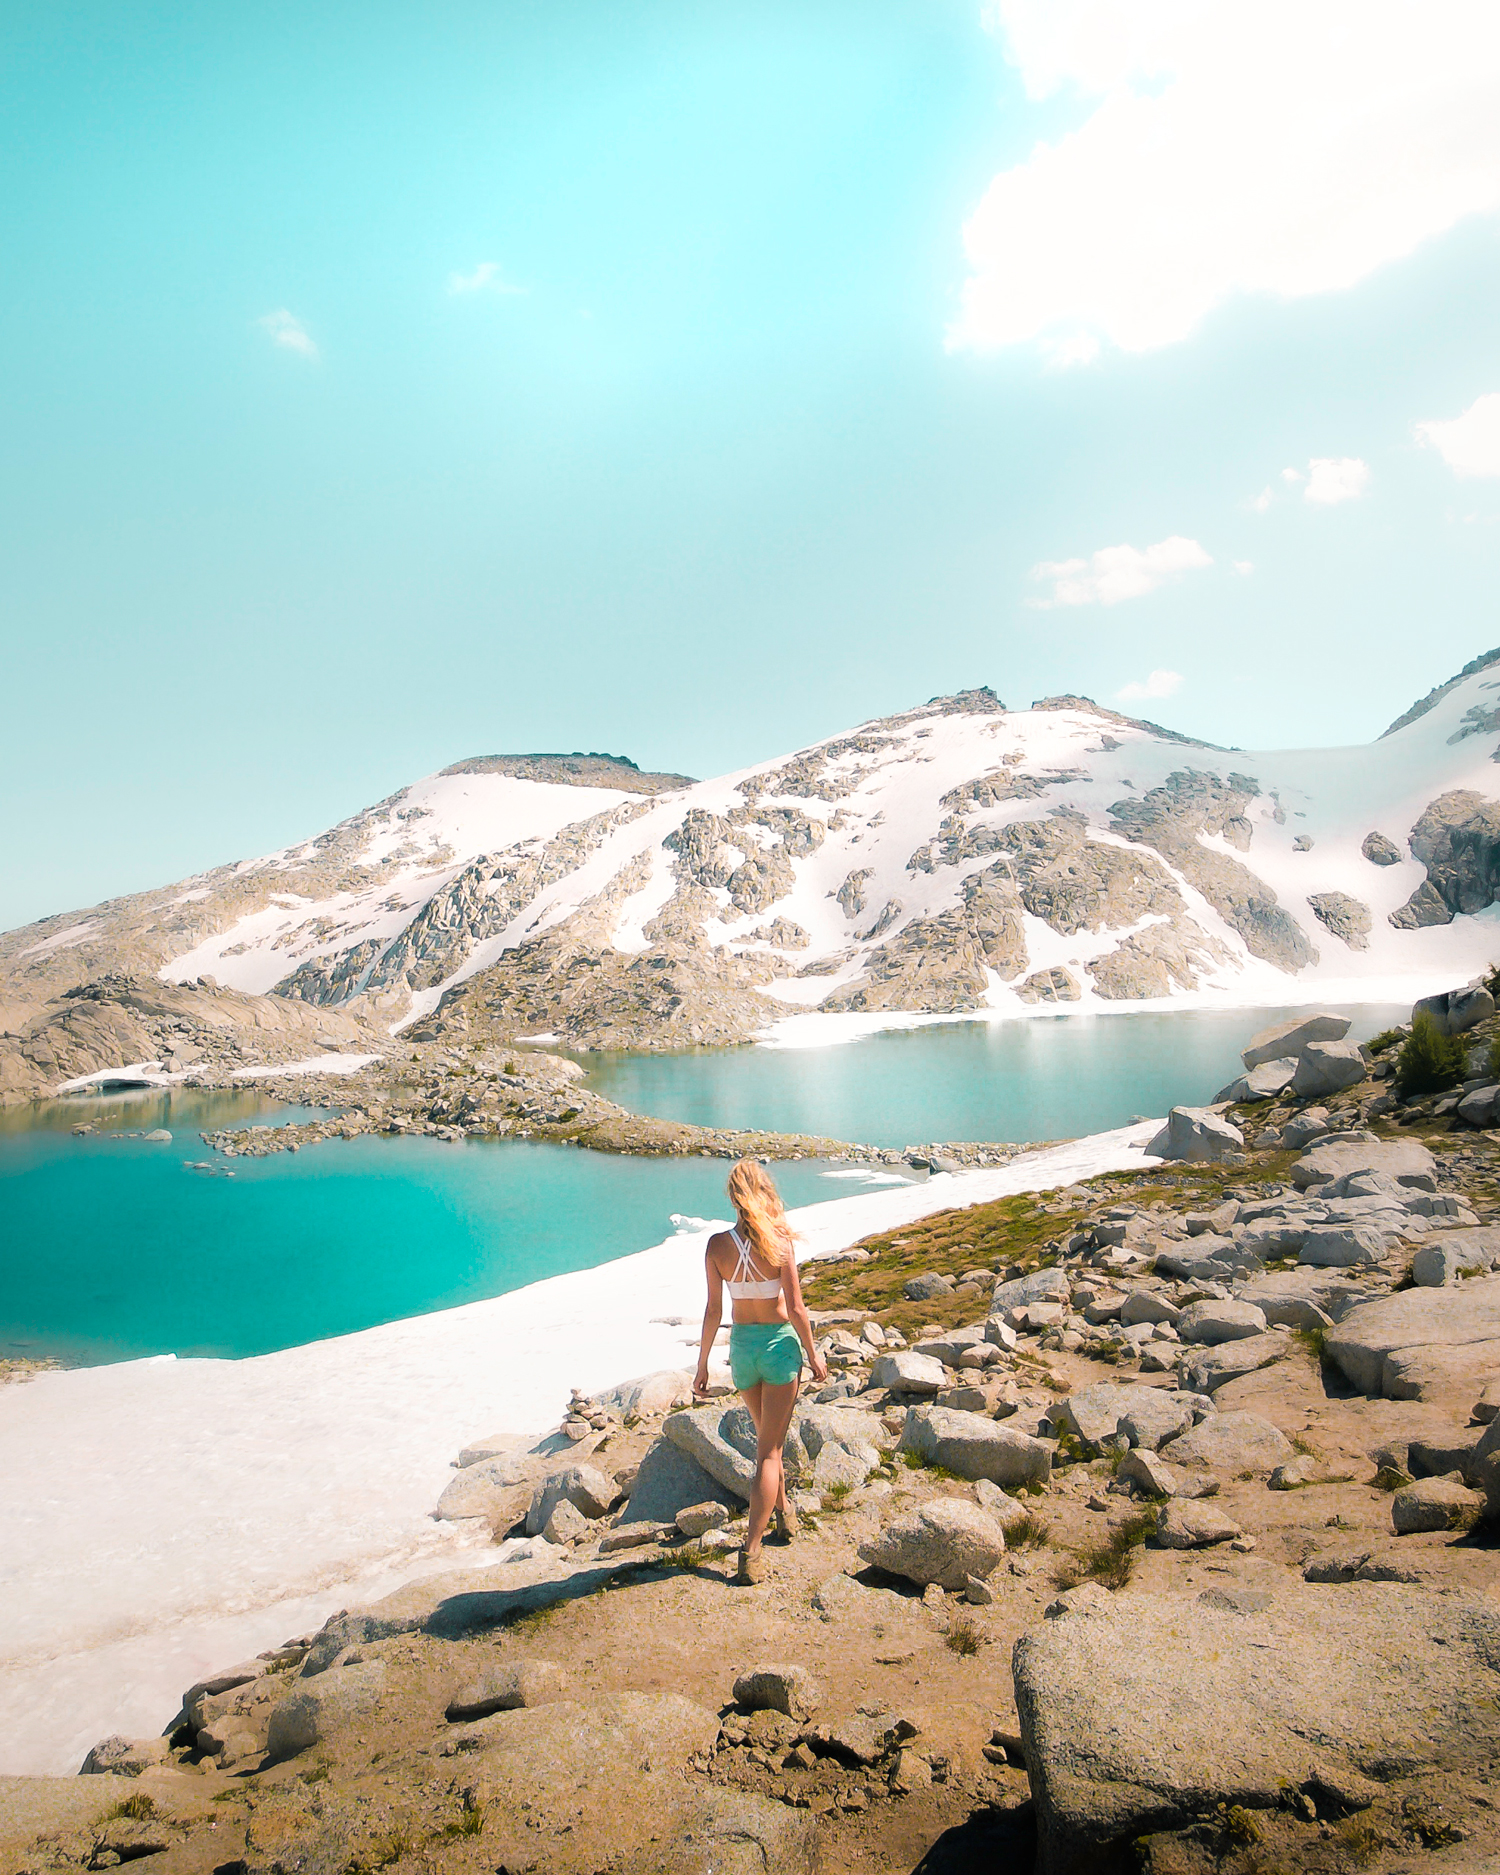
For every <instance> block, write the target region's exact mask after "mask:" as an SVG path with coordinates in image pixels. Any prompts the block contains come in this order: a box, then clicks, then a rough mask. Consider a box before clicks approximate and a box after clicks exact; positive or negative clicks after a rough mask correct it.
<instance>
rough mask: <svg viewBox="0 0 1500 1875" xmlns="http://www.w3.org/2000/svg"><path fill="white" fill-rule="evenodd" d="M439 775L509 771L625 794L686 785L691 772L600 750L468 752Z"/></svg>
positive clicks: (526, 777)
mask: <svg viewBox="0 0 1500 1875" xmlns="http://www.w3.org/2000/svg"><path fill="white" fill-rule="evenodd" d="M438 772H439V773H440V774H443V775H511V776H513V777H514V778H515V779H516V780H518V781H548V782H551V783H553V784H554V785H559V784H560V785H562V786H564V787H572V788H620V789H622V790H623V791H624V792H625V793H627V794H665V793H667V792H668V791H669V790H670V789H672V788H690V787H692V786H693V782H694V777H693V776H691V775H671V774H654V773H650V772H648V771H646V770H644V769H642V768H641V767H640V765H639V764H638V763H636V762H633V761H631V759H630V757H629V756H628V755H606V754H604V753H603V751H602V750H598V749H591V750H589V751H588V752H587V753H585V752H584V751H583V750H582V749H575V750H574V751H573V753H572V754H571V755H471V756H469V757H468V758H467V759H466V760H464V761H462V762H454V763H452V764H451V765H450V766H449V767H447V768H444V769H440V770H439V771H438Z"/></svg>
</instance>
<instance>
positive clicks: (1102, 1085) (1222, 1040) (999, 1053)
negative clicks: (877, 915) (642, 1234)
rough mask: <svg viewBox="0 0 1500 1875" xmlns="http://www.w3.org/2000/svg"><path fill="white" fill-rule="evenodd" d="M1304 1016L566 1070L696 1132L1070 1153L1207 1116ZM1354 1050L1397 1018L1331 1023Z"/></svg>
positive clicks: (1222, 1016)
mask: <svg viewBox="0 0 1500 1875" xmlns="http://www.w3.org/2000/svg"><path fill="white" fill-rule="evenodd" d="M1307 1013H1308V1011H1307V1010H1306V1009H1233V1010H1184V1011H1182V1012H1180V1013H1177V1012H1174V1013H1172V1014H1161V1015H1156V1014H1141V1015H1123V1014H1122V1015H1107V1016H1098V1015H1071V1016H1056V1017H1042V1018H1039V1019H1033V1020H1029V1021H1021V1022H955V1023H944V1024H940V1025H938V1026H935V1027H932V1028H922V1029H899V1030H889V1031H887V1032H886V1033H884V1034H881V1035H869V1036H866V1037H864V1038H863V1039H862V1040H860V1041H857V1042H849V1043H845V1044H843V1045H842V1046H838V1047H831V1048H808V1049H801V1048H762V1047H757V1046H755V1045H753V1044H751V1045H748V1046H745V1047H741V1048H719V1049H712V1048H703V1049H695V1050H691V1051H689V1052H686V1053H683V1054H672V1055H652V1054H638V1055H637V1054H613V1055H585V1056H581V1057H579V1059H580V1060H581V1061H582V1062H583V1064H584V1066H585V1067H586V1068H587V1070H588V1084H589V1086H590V1087H592V1088H593V1089H594V1090H595V1092H596V1093H600V1094H603V1095H605V1096H606V1097H607V1098H608V1099H610V1100H617V1101H618V1102H619V1103H620V1105H621V1106H624V1107H629V1108H631V1109H632V1110H633V1111H635V1112H637V1113H651V1114H656V1115H658V1116H659V1117H661V1118H662V1119H667V1120H685V1121H690V1122H693V1123H696V1124H697V1125H699V1126H743V1127H773V1128H775V1129H777V1130H779V1131H782V1132H789V1133H820V1134H823V1135H824V1136H826V1137H830V1138H834V1139H847V1140H858V1141H859V1142H861V1143H862V1144H865V1145H871V1146H905V1145H914V1144H917V1143H920V1142H924V1141H928V1142H931V1141H937V1140H984V1139H994V1140H1012V1141H1015V1140H1041V1139H1074V1138H1078V1137H1080V1136H1081V1135H1083V1134H1085V1133H1101V1132H1105V1131H1107V1130H1108V1129H1109V1128H1111V1127H1116V1126H1128V1125H1129V1124H1130V1122H1131V1121H1132V1120H1133V1119H1135V1118H1137V1117H1138V1116H1146V1117H1153V1116H1155V1115H1157V1114H1161V1113H1165V1112H1166V1110H1167V1109H1168V1108H1169V1107H1172V1106H1182V1105H1194V1104H1197V1103H1201V1102H1204V1101H1208V1100H1212V1099H1213V1097H1214V1095H1215V1094H1216V1093H1217V1092H1218V1090H1219V1089H1220V1088H1221V1087H1222V1086H1224V1084H1225V1083H1226V1082H1228V1081H1230V1080H1232V1079H1233V1077H1234V1076H1235V1075H1236V1074H1238V1073H1239V1072H1240V1061H1239V1055H1240V1050H1241V1049H1242V1048H1243V1047H1244V1046H1245V1044H1246V1042H1247V1041H1248V1040H1249V1039H1250V1037H1251V1036H1252V1035H1253V1034H1255V1033H1256V1032H1257V1031H1258V1030H1260V1029H1264V1028H1269V1027H1270V1025H1271V1024H1272V1023H1274V1022H1280V1021H1283V1020H1288V1019H1291V1018H1292V1017H1296V1016H1302V1015H1306V1014H1307ZM1341 1013H1342V1014H1344V1015H1346V1016H1349V1017H1350V1018H1351V1021H1352V1024H1353V1026H1352V1027H1351V1029H1350V1034H1351V1036H1352V1037H1353V1039H1354V1040H1356V1041H1364V1040H1367V1039H1368V1038H1369V1037H1370V1036H1372V1035H1376V1034H1378V1033H1379V1032H1380V1030H1381V1029H1384V1028H1389V1027H1390V1026H1391V1025H1392V1024H1393V1023H1394V1022H1404V1021H1405V1020H1406V1017H1407V1015H1408V1014H1409V1013H1410V1012H1409V1010H1408V1009H1407V1007H1406V1005H1404V1004H1402V1005H1400V1006H1399V1007H1396V1006H1392V1005H1387V1004H1371V1003H1363V1004H1359V1005H1356V1006H1353V1007H1350V1006H1344V1007H1342V1010H1341Z"/></svg>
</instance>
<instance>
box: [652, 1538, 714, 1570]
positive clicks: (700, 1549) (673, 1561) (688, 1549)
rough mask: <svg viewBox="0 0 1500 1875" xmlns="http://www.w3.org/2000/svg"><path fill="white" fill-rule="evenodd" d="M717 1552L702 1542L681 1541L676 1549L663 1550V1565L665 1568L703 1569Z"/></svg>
mask: <svg viewBox="0 0 1500 1875" xmlns="http://www.w3.org/2000/svg"><path fill="white" fill-rule="evenodd" d="M716 1554H717V1552H716V1551H714V1550H711V1549H706V1548H705V1547H704V1545H703V1544H702V1543H699V1542H696V1541H694V1542H691V1543H679V1544H678V1546H677V1548H676V1549H668V1550H663V1551H662V1554H661V1567H662V1568H663V1569H701V1568H702V1567H703V1565H704V1564H705V1563H706V1562H708V1561H709V1560H710V1559H711V1558H712V1557H713V1556H714V1555H716Z"/></svg>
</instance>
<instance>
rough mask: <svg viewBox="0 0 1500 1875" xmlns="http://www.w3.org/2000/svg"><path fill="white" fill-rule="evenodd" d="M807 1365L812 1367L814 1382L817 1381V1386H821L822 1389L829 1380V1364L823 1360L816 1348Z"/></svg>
mask: <svg viewBox="0 0 1500 1875" xmlns="http://www.w3.org/2000/svg"><path fill="white" fill-rule="evenodd" d="M807 1364H808V1366H809V1367H811V1369H812V1377H813V1379H814V1380H815V1381H816V1382H817V1384H818V1385H819V1386H820V1387H821V1386H822V1385H823V1383H824V1382H825V1381H826V1380H827V1378H828V1363H827V1361H825V1360H824V1359H823V1357H822V1355H821V1354H819V1352H818V1351H817V1349H816V1348H814V1349H813V1351H812V1354H811V1355H810V1356H809V1358H808V1363H807Z"/></svg>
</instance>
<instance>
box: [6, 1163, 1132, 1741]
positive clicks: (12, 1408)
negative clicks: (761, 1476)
mask: <svg viewBox="0 0 1500 1875" xmlns="http://www.w3.org/2000/svg"><path fill="white" fill-rule="evenodd" d="M1149 1131H1150V1128H1149V1126H1136V1127H1130V1128H1124V1129H1120V1130H1118V1131H1116V1132H1114V1133H1111V1134H1108V1135H1104V1136H1102V1137H1099V1138H1094V1139H1089V1140H1079V1141H1076V1142H1073V1143H1072V1144H1070V1145H1067V1146H1063V1147H1058V1148H1053V1149H1051V1150H1049V1151H1047V1152H1042V1153H1033V1154H1028V1155H1023V1156H1022V1157H1021V1158H1020V1159H1018V1160H1017V1161H1016V1162H1014V1163H1012V1164H1010V1165H1008V1166H1005V1167H998V1168H994V1169H991V1170H988V1171H977V1172H965V1173H959V1174H940V1175H938V1176H935V1177H933V1178H929V1179H927V1180H925V1181H921V1182H915V1181H913V1182H910V1183H903V1184H902V1185H900V1186H899V1187H888V1188H886V1189H883V1190H879V1191H875V1192H870V1193H862V1194H859V1195H857V1196H854V1197H848V1198H834V1199H831V1200H829V1201H827V1202H825V1203H821V1204H815V1205H811V1206H807V1207H802V1208H799V1209H797V1210H795V1211H794V1212H793V1214H792V1215H793V1222H794V1225H795V1227H796V1228H797V1230H798V1231H799V1233H800V1237H801V1254H802V1255H803V1256H804V1257H810V1258H816V1257H818V1256H822V1255H826V1254H828V1253H829V1252H832V1251H835V1250H838V1249H842V1248H845V1247H847V1245H849V1244H852V1243H854V1242H856V1241H858V1239H859V1238H861V1237H863V1236H866V1235H868V1234H869V1233H870V1232H872V1231H874V1230H878V1229H885V1228H892V1227H896V1226H899V1225H901V1224H903V1223H907V1222H911V1221H914V1220H915V1219H917V1218H919V1217H923V1216H926V1215H929V1214H931V1213H932V1212H935V1211H940V1210H945V1209H948V1208H950V1207H951V1206H954V1205H962V1204H970V1203H979V1202H984V1201H987V1200H989V1199H991V1198H994V1197H999V1196H1003V1195H1006V1194H1008V1193H1010V1192H1015V1191H1024V1190H1035V1189H1044V1188H1050V1187H1051V1186H1054V1185H1065V1184H1068V1183H1070V1182H1072V1181H1073V1180H1075V1179H1079V1178H1086V1177H1090V1176H1093V1175H1095V1174H1097V1173H1102V1172H1106V1171H1112V1170H1117V1169H1120V1170H1123V1169H1130V1168H1133V1167H1139V1166H1140V1165H1142V1164H1143V1163H1144V1156H1143V1146H1144V1142H1145V1140H1146V1138H1147V1137H1149ZM708 1228H710V1227H708V1226H706V1227H705V1228H704V1229H702V1230H698V1231H692V1232H687V1233H683V1234H679V1235H678V1236H675V1237H671V1238H668V1239H666V1240H665V1241H664V1242H662V1243H659V1244H657V1245H656V1246H655V1247H654V1248H652V1249H650V1250H645V1251H640V1252H637V1253H636V1254H635V1255H633V1256H626V1257H620V1258H617V1259H615V1260H614V1261H613V1262H610V1263H607V1264H603V1265H600V1266H598V1267H596V1268H594V1269H590V1270H579V1271H574V1272H571V1273H569V1274H567V1275H561V1276H555V1277H551V1278H548V1279H545V1280H543V1281H541V1282H535V1283H532V1284H529V1285H527V1286H525V1287H523V1288H520V1289H516V1290H513V1291H511V1292H510V1293H509V1294H507V1295H502V1296H498V1297H494V1298H492V1299H490V1300H487V1301H481V1302H474V1303H468V1304H464V1305H463V1306H461V1307H459V1308H456V1309H449V1310H443V1311H438V1312H435V1313H432V1314H428V1315H423V1316H418V1317H414V1318H409V1319H405V1320H401V1321H396V1322H391V1323H388V1324H386V1325H384V1326H382V1327H377V1328H370V1329H365V1330H362V1331H361V1332H359V1333H358V1334H354V1335H347V1336H342V1337H340V1338H338V1339H336V1340H332V1341H322V1342H313V1343H308V1344H304V1345H301V1346H296V1347H291V1348H288V1349H285V1350H283V1351H281V1352H279V1353H275V1354H268V1355H262V1356H256V1357H253V1358H250V1359H245V1360H218V1361H214V1360H180V1361H179V1360H176V1359H174V1358H173V1357H171V1356H165V1357H157V1358H152V1359H144V1360H136V1361H130V1362H123V1363H116V1364H114V1365H110V1366H100V1367H91V1368H85V1369H75V1370H71V1371H68V1372H61V1373H52V1374H40V1375H38V1376H37V1377H36V1378H35V1379H33V1380H31V1381H28V1382H27V1383H26V1384H25V1385H22V1386H16V1387H10V1388H5V1389H0V1470H3V1472H4V1474H5V1476H6V1477H7V1479H8V1480H9V1481H10V1486H11V1488H10V1490H9V1491H8V1493H7V1502H6V1504H5V1505H4V1506H0V1519H3V1527H4V1534H5V1538H6V1541H5V1548H6V1551H7V1553H8V1554H10V1555H12V1556H14V1557H16V1558H17V1559H18V1564H17V1568H16V1570H15V1571H14V1572H13V1575H12V1578H11V1581H10V1585H9V1592H8V1595H7V1597H6V1600H5V1604H4V1606H3V1608H0V1663H3V1664H0V1676H3V1681H4V1684H3V1688H0V1769H3V1770H5V1771H31V1772H56V1771H59V1770H70V1769H76V1767H77V1763H78V1762H80V1761H81V1759H82V1757H83V1754H84V1752H85V1751H87V1749H88V1748H89V1746H90V1745H92V1744H93V1743H94V1742H95V1741H96V1740H97V1739H98V1738H100V1737H103V1736H105V1735H106V1734H107V1733H109V1732H111V1731H121V1732H125V1733H130V1734H139V1733H150V1732H151V1731H153V1730H159V1729H160V1727H161V1726H162V1725H163V1724H165V1723H166V1721H167V1719H169V1718H170V1717H171V1712H172V1710H173V1709H175V1704H176V1701H177V1698H178V1696H179V1695H180V1692H181V1688H182V1686H184V1685H186V1684H188V1683H190V1682H191V1680H193V1679H194V1678H196V1677H198V1675H199V1674H200V1673H201V1672H207V1671H209V1670H211V1669H212V1668H214V1667H215V1666H217V1665H220V1664H222V1661H223V1660H225V1659H227V1658H231V1657H237V1655H240V1654H244V1653H253V1652H254V1651H255V1650H256V1649H257V1648H258V1647H264V1646H270V1645H274V1644H276V1643H279V1642H280V1641H281V1640H282V1639H283V1638H284V1634H285V1632H287V1631H289V1626H288V1617H289V1611H290V1609H291V1607H292V1606H293V1605H294V1604H295V1607H296V1609H297V1611H298V1612H297V1615H296V1617H295V1622H294V1623H293V1625H300V1626H306V1625H308V1624H309V1623H314V1624H315V1623H316V1622H317V1621H321V1620H322V1619H323V1618H325V1617H326V1615H327V1614H328V1613H329V1612H332V1611H333V1610H334V1609H336V1608H338V1607H340V1606H344V1605H347V1604H348V1603H349V1602H350V1601H351V1600H353V1599H358V1598H359V1595H361V1594H368V1593H369V1592H370V1591H369V1586H368V1585H369V1583H370V1581H372V1580H374V1579H375V1578H377V1577H381V1576H383V1575H389V1574H391V1573H393V1572H399V1573H400V1574H401V1576H402V1579H406V1578H407V1577H410V1576H411V1575H412V1574H414V1573H417V1572H419V1571H420V1570H422V1569H424V1568H429V1567H430V1568H441V1567H445V1566H452V1564H453V1561H454V1545H455V1543H457V1542H458V1541H459V1539H458V1538H456V1537H452V1536H449V1535H448V1534H446V1533H444V1532H443V1531H442V1530H441V1529H438V1528H437V1527H436V1526H434V1525H433V1524H432V1522H431V1510H432V1506H433V1505H434V1504H435V1503H436V1500H437V1497H438V1495H439V1493H440V1491H441V1489H442V1486H443V1483H444V1482H445V1480H446V1479H447V1477H448V1476H449V1475H450V1469H449V1468H450V1464H451V1460H452V1456H453V1454H454V1453H455V1452H456V1451H457V1450H458V1449H459V1447H460V1446H461V1445H463V1444H465V1443H466V1442H468V1441H470V1440H472V1439H474V1438H476V1437H479V1436H482V1435H484V1434H486V1433H489V1432H491V1431H494V1430H501V1431H505V1432H516V1433H538V1432H541V1431H544V1430H546V1428H547V1427H549V1426H551V1425H554V1424H556V1423H557V1421H558V1419H559V1417H560V1416H561V1414H562V1411H563V1409H564V1407H565V1404H566V1399H567V1393H568V1389H569V1388H570V1387H573V1386H578V1387H581V1388H582V1389H583V1390H584V1391H586V1392H597V1391H599V1390H600V1389H602V1388H604V1387H607V1386H610V1385H613V1384H615V1383H617V1382H619V1381H620V1380H622V1379H625V1378H628V1377H629V1376H630V1375H633V1374H639V1373H645V1372H650V1371H653V1370H656V1369H663V1368H677V1369H680V1368H683V1367H684V1366H686V1365H688V1364H689V1363H690V1361H691V1358H692V1350H693V1348H694V1347H696V1342H697V1335H696V1324H697V1318H698V1314H699V1311H700V1307H701V1272H700V1265H701V1259H702V1251H703V1245H704V1242H705V1241H706V1237H707V1234H708ZM122 1425H129V1426H130V1427H131V1429H132V1435H131V1438H130V1441H129V1443H128V1446H127V1447H126V1449H125V1450H123V1451H122V1449H121V1446H120V1441H119V1438H118V1428H119V1427H120V1426H122ZM59 1479H64V1480H67V1481H69V1482H68V1484H67V1487H66V1489H63V1490H60V1489H59V1485H58V1480H59ZM292 1556H295V1557H297V1558H298V1559H299V1560H298V1565H297V1570H296V1571H295V1572H293V1571H291V1570H290V1569H289V1566H288V1558H289V1557H292ZM122 1687H124V1688H125V1690H124V1691H123V1692H122V1690H121V1689H122Z"/></svg>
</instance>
